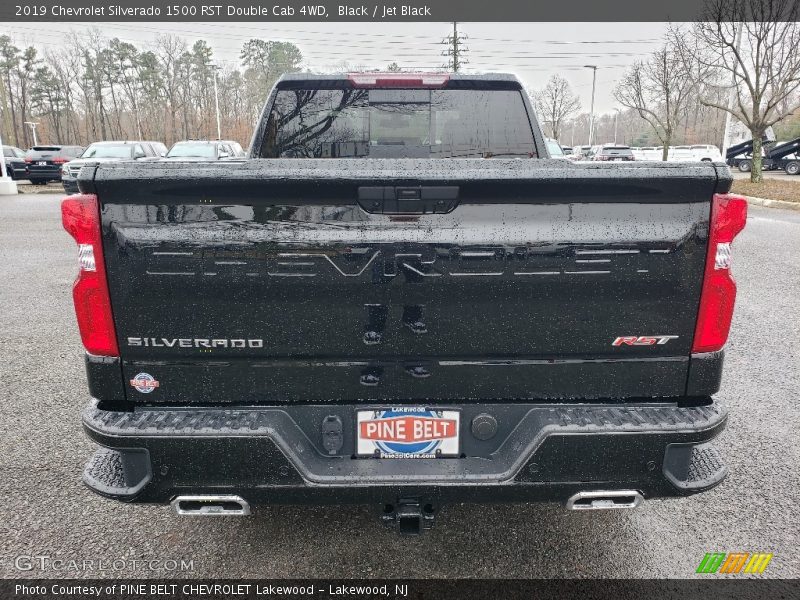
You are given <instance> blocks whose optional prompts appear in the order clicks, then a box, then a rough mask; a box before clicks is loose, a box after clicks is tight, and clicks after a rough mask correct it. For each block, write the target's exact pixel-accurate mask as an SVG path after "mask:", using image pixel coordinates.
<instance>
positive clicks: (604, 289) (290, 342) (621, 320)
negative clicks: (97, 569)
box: [62, 73, 746, 533]
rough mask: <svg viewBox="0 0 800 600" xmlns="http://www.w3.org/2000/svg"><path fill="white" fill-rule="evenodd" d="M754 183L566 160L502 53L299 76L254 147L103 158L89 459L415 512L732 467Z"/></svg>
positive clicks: (87, 291) (225, 500) (96, 223)
mask: <svg viewBox="0 0 800 600" xmlns="http://www.w3.org/2000/svg"><path fill="white" fill-rule="evenodd" d="M730 185H731V176H730V174H729V171H728V168H727V167H726V166H725V165H723V164H712V163H691V164H688V163H687V164H678V163H647V162H627V163H619V164H615V163H602V162H599V163H570V162H569V161H563V160H560V161H559V160H550V159H549V158H548V154H547V150H546V146H545V140H544V138H543V137H542V133H541V131H540V129H539V126H538V124H537V122H536V118H535V115H534V113H533V111H532V109H531V105H530V103H529V101H528V99H527V97H526V95H525V94H524V92H523V90H522V88H521V86H520V84H519V82H518V81H517V80H516V79H515V78H514V77H511V76H506V75H492V76H474V75H461V74H451V75H447V74H413V75H397V74H386V75H381V74H364V73H362V74H354V75H341V76H331V75H326V76H313V75H308V74H302V75H290V76H285V77H284V78H282V79H281V80H280V81H279V82H278V83H277V85H276V86H275V89H274V90H273V91H272V94H271V95H270V97H269V99H268V101H267V103H266V106H265V109H264V112H263V115H262V118H261V121H260V124H259V125H258V127H257V129H256V131H255V134H254V136H253V140H252V145H251V149H250V155H249V159H248V160H246V161H243V162H241V163H230V164H225V165H222V166H220V165H219V164H217V163H212V162H209V163H207V164H205V163H196V162H194V163H180V162H174V161H153V162H148V163H141V162H139V163H133V162H132V161H131V162H118V163H107V164H100V165H96V166H91V165H87V166H84V167H83V169H82V170H81V173H80V175H79V187H80V191H81V193H80V194H77V195H73V196H70V197H68V198H66V199H65V200H64V202H63V205H62V212H63V222H64V226H65V228H66V230H67V231H68V232H69V233H70V234H71V235H72V236H73V237H74V238H75V240H76V242H77V243H78V245H79V258H80V274H79V276H78V279H77V281H76V284H75V288H74V298H75V306H76V311H77V316H78V325H79V328H80V332H81V335H82V339H83V343H84V346H85V348H86V368H87V372H88V381H89V392H90V394H91V398H92V401H91V404H90V406H89V407H88V408H87V410H86V411H85V413H84V415H83V423H84V426H85V430H86V432H87V434H88V435H89V436H90V438H91V439H92V440H94V441H95V442H96V443H97V444H98V446H99V448H98V450H97V451H96V453H95V454H94V456H92V457H91V459H90V460H89V462H88V464H87V466H86V469H85V472H84V481H85V483H86V484H87V485H88V486H89V487H90V488H91V489H92V490H94V491H95V492H98V493H99V494H102V495H104V496H107V497H109V498H114V499H117V500H122V501H125V502H150V503H172V505H173V506H174V507H175V509H176V511H177V512H178V513H179V514H190V515H220V514H224V515H237V514H249V512H250V507H251V505H257V504H263V503H266V504H270V503H366V502H369V503H373V502H374V503H375V504H376V505H377V506H380V507H381V511H380V512H381V514H382V518H383V519H384V520H385V521H386V522H387V523H390V524H393V525H395V526H397V527H398V528H399V529H400V531H402V532H404V533H418V532H421V531H423V530H425V529H426V528H428V527H429V526H430V525H431V524H432V523H433V520H434V517H435V515H436V514H437V511H438V507H439V506H440V505H441V504H442V503H444V502H448V501H475V502H529V501H559V502H562V503H564V504H565V505H566V507H567V508H569V509H572V510H592V509H622V508H632V507H635V506H638V505H639V504H641V503H642V501H643V500H644V499H648V498H655V497H664V496H686V495H690V494H694V493H697V492H700V491H703V490H707V489H709V488H711V487H713V486H715V485H717V484H718V483H720V481H721V480H722V479H723V478H724V476H725V474H726V467H725V466H724V464H723V461H722V460H721V458H720V454H719V453H718V451H717V450H716V449H715V447H714V446H713V445H712V439H713V438H714V437H715V436H717V434H719V433H720V431H722V429H723V427H724V425H725V422H726V418H727V412H726V409H725V407H724V406H723V405H721V404H720V403H719V402H718V401H716V400H715V399H714V398H713V394H714V393H715V392H717V390H718V389H719V386H720V378H721V373H722V362H723V346H724V344H725V342H726V339H727V337H728V330H729V327H730V322H731V316H732V313H733V306H734V297H735V293H736V287H735V284H734V281H733V279H732V277H731V273H730V260H731V242H732V241H733V238H734V237H735V236H736V234H737V233H738V232H739V231H740V230H741V229H742V228H743V227H744V225H745V219H746V203H745V201H744V200H743V199H741V198H738V197H735V196H732V195H730V194H729V193H728V191H729V188H730Z"/></svg>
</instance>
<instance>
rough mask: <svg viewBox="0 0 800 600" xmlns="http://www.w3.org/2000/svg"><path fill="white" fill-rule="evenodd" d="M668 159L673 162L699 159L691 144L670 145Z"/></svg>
mask: <svg viewBox="0 0 800 600" xmlns="http://www.w3.org/2000/svg"><path fill="white" fill-rule="evenodd" d="M667 160H669V161H672V162H692V161H694V160H697V159H696V158H695V154H694V152H692V147H691V146H670V147H669V151H668V154H667Z"/></svg>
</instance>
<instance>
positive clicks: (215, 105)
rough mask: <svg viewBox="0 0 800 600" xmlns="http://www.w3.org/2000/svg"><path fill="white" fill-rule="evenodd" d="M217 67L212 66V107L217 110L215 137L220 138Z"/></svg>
mask: <svg viewBox="0 0 800 600" xmlns="http://www.w3.org/2000/svg"><path fill="white" fill-rule="evenodd" d="M218 70H219V67H217V66H215V67H214V108H215V109H216V111H217V139H218V140H221V139H222V128H221V127H220V124H219V90H218V89H217V71H218Z"/></svg>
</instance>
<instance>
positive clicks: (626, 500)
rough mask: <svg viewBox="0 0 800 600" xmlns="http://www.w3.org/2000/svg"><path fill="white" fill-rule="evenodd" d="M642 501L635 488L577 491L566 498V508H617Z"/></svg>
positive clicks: (632, 506) (639, 503)
mask: <svg viewBox="0 0 800 600" xmlns="http://www.w3.org/2000/svg"><path fill="white" fill-rule="evenodd" d="M643 502H644V497H643V496H642V495H641V494H640V493H639V492H637V491H636V490H614V491H609V492H604V491H593V492H578V493H577V494H575V495H573V496H570V498H569V500H567V510H618V509H623V508H636V507H638V506H640V505H641V504H642V503H643Z"/></svg>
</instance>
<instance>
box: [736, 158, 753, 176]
mask: <svg viewBox="0 0 800 600" xmlns="http://www.w3.org/2000/svg"><path fill="white" fill-rule="evenodd" d="M738 166H739V170H740V171H741V172H742V173H749V172H750V169H752V168H753V163H751V162H750V161H749V160H740V161H739V165H738Z"/></svg>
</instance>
